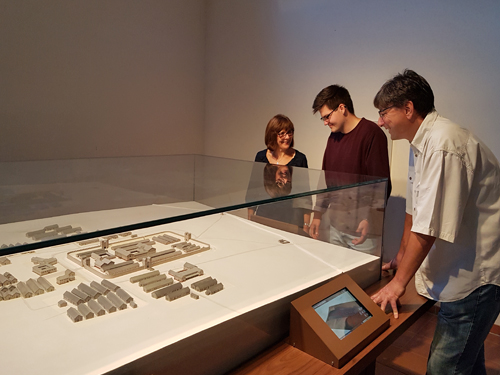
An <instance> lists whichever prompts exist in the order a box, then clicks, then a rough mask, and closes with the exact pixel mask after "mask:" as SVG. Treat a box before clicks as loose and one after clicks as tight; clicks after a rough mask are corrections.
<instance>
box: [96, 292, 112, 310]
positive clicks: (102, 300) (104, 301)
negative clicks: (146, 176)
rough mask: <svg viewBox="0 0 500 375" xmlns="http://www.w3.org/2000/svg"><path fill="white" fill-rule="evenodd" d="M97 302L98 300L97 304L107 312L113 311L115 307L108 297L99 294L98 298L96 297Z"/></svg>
mask: <svg viewBox="0 0 500 375" xmlns="http://www.w3.org/2000/svg"><path fill="white" fill-rule="evenodd" d="M97 302H99V304H100V305H101V306H102V307H103V308H104V310H106V312H107V313H108V314H111V313H114V312H115V311H116V307H115V306H114V305H113V304H112V303H111V302H110V301H109V299H107V298H106V297H104V296H100V297H99V298H97Z"/></svg>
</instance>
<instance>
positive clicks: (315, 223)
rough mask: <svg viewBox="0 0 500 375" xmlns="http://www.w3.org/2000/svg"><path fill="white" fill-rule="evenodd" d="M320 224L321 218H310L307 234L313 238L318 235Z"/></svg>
mask: <svg viewBox="0 0 500 375" xmlns="http://www.w3.org/2000/svg"><path fill="white" fill-rule="evenodd" d="M320 224H321V219H316V218H314V219H312V222H311V227H310V228H309V235H310V236H311V237H312V238H314V239H315V240H317V239H318V237H319V225H320Z"/></svg>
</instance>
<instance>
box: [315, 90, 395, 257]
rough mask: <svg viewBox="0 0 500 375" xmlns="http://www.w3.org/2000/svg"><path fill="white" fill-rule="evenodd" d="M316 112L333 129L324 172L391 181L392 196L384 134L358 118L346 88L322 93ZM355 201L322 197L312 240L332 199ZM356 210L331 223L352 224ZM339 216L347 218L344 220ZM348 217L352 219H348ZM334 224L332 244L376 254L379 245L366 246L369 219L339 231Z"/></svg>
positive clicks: (331, 229)
mask: <svg viewBox="0 0 500 375" xmlns="http://www.w3.org/2000/svg"><path fill="white" fill-rule="evenodd" d="M316 112H319V113H320V114H321V120H322V121H323V122H324V124H325V125H327V126H329V127H330V129H331V134H330V137H329V138H328V143H327V145H326V149H325V153H324V156H323V167H322V169H323V170H325V171H327V172H328V171H330V172H342V173H350V174H358V175H366V176H376V177H387V178H389V183H388V191H387V196H389V195H390V191H391V185H390V172H389V157H388V152H387V138H386V136H385V134H384V132H383V131H382V130H381V129H380V128H379V127H378V126H377V125H376V124H375V123H373V122H371V121H368V120H366V119H364V118H358V117H356V116H355V114H354V106H353V103H352V100H351V97H350V95H349V92H348V91H347V90H346V89H345V88H344V87H342V86H338V85H332V86H328V87H326V88H324V89H323V90H321V92H320V93H319V94H318V95H317V96H316V99H315V100H314V103H313V113H316ZM328 183H329V181H328V179H327V184H328ZM359 191H362V189H359ZM352 198H353V197H350V198H349V197H347V198H346V197H342V195H339V194H337V195H336V198H332V196H330V197H326V196H323V197H322V196H318V202H317V203H316V206H317V207H316V208H315V212H314V218H313V221H312V224H311V229H310V234H311V236H312V237H313V238H318V237H319V226H320V222H321V219H322V215H323V213H324V212H326V209H327V208H328V207H329V206H330V203H331V199H335V200H337V201H338V202H340V201H344V203H343V204H347V202H346V201H345V200H346V199H352ZM354 198H357V197H354ZM382 198H383V194H382ZM358 203H359V202H358ZM330 207H331V206H330ZM382 207H383V205H382ZM355 209H356V208H355V207H353V206H352V204H351V208H349V210H348V211H347V213H345V212H344V214H342V213H339V212H331V215H330V216H331V219H332V220H337V221H344V220H348V221H350V222H351V221H352V220H353V219H352V211H353V210H355ZM331 211H333V210H331ZM339 215H340V216H342V215H343V218H340V217H339ZM348 215H351V217H350V218H348V217H347V216H348ZM331 224H332V226H331V228H330V232H331V233H330V242H332V243H335V244H337V245H340V246H344V247H350V248H354V249H357V250H362V251H368V252H372V251H373V247H374V246H376V244H375V243H365V241H366V240H367V237H368V233H369V231H370V223H369V217H366V216H365V217H363V218H361V217H360V218H359V221H357V222H356V223H355V224H354V225H353V224H349V225H344V226H343V227H337V226H336V225H335V224H334V223H331ZM371 224H372V225H373V224H374V223H371ZM380 228H381V226H380ZM380 234H381V233H379V235H380Z"/></svg>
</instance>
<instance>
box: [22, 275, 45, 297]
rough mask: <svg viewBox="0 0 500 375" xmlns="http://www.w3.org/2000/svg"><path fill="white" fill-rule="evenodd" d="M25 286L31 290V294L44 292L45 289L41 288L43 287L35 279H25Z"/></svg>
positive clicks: (37, 294)
mask: <svg viewBox="0 0 500 375" xmlns="http://www.w3.org/2000/svg"><path fill="white" fill-rule="evenodd" d="M26 286H27V287H28V288H29V289H30V290H31V291H32V292H33V295H35V296H39V295H40V294H43V293H45V290H43V288H42V287H41V286H40V285H38V283H37V282H36V280H33V279H29V280H28V281H26Z"/></svg>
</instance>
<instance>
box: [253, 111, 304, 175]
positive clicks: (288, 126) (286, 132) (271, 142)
mask: <svg viewBox="0 0 500 375" xmlns="http://www.w3.org/2000/svg"><path fill="white" fill-rule="evenodd" d="M294 131H295V129H294V127H293V123H292V121H290V119H289V118H288V117H286V116H285V115H276V116H274V117H273V118H272V119H271V120H270V121H269V123H268V124H267V127H266V134H265V136H264V141H265V143H266V146H267V148H266V149H265V150H262V151H259V152H258V153H257V155H255V161H258V162H262V163H269V164H278V165H288V166H291V167H303V168H307V158H306V156H305V155H304V154H303V153H302V152H300V151H297V150H295V149H294V148H293V143H294V142H293V133H294Z"/></svg>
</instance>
